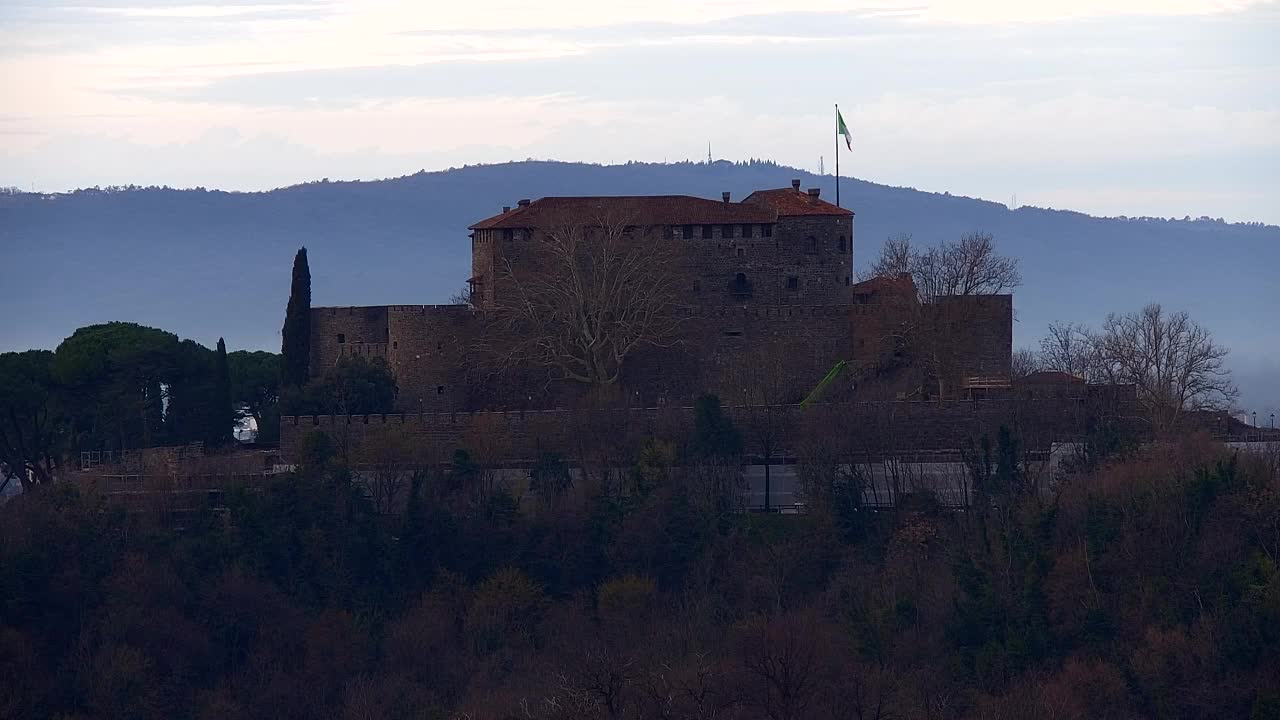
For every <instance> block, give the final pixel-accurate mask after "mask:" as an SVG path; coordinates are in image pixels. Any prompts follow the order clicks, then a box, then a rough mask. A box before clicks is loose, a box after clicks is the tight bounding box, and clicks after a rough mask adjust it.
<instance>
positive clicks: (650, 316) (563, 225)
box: [484, 213, 685, 386]
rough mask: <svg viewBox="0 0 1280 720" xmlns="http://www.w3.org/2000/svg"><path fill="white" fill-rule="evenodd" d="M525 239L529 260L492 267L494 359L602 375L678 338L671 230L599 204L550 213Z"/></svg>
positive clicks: (555, 376) (566, 374)
mask: <svg viewBox="0 0 1280 720" xmlns="http://www.w3.org/2000/svg"><path fill="white" fill-rule="evenodd" d="M534 243H535V245H534V247H533V249H532V251H531V252H532V254H533V255H534V259H533V260H532V261H530V262H522V263H521V269H520V270H517V268H516V267H515V265H514V264H513V263H512V262H511V261H510V260H507V261H506V262H505V264H504V265H503V267H502V268H501V269H500V271H499V275H500V276H499V287H498V288H495V290H497V292H496V293H495V298H494V303H493V312H492V313H491V319H492V322H491V325H490V327H489V332H488V333H487V338H486V340H485V348H484V349H487V350H489V351H490V352H489V353H488V354H489V355H490V356H491V357H492V358H493V359H495V360H496V361H497V363H498V366H499V368H500V369H506V368H513V367H519V366H528V365H533V366H536V367H539V368H543V369H545V370H546V371H547V372H548V377H549V378H550V379H552V380H573V381H577V382H580V383H585V384H589V385H592V386H602V385H610V384H612V383H614V382H615V381H617V379H618V377H619V375H620V373H621V372H622V367H623V363H624V361H625V360H626V358H627V357H628V356H629V355H630V354H631V353H632V352H633V351H635V350H637V349H639V348H643V347H670V346H672V345H674V344H676V343H677V342H678V340H679V333H678V331H679V329H680V325H681V323H682V321H683V319H684V317H685V313H684V312H682V308H681V307H680V305H679V303H678V298H679V297H680V294H679V292H677V288H679V287H681V285H680V281H681V278H682V276H683V272H682V271H683V266H682V263H681V256H680V253H679V247H678V245H677V244H676V242H675V241H674V240H672V239H667V238H663V237H661V235H660V233H658V232H657V230H656V228H651V227H650V228H638V227H636V226H634V225H631V224H629V223H628V222H627V218H625V217H619V216H616V215H608V214H604V213H602V214H601V215H599V216H597V217H596V218H594V219H593V220H592V221H591V222H590V223H588V224H582V223H580V222H571V221H569V220H568V219H566V220H565V221H564V222H560V223H551V224H549V225H548V226H547V227H546V229H545V230H543V231H540V232H539V233H538V234H537V239H536V240H534ZM526 266H528V269H524V267H526Z"/></svg>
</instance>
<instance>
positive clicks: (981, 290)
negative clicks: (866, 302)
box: [871, 233, 1022, 303]
mask: <svg viewBox="0 0 1280 720" xmlns="http://www.w3.org/2000/svg"><path fill="white" fill-rule="evenodd" d="M902 273H909V274H910V275H911V279H912V280H913V281H914V282H915V284H916V291H917V292H919V294H920V300H921V302H923V303H931V302H934V301H936V300H937V299H938V298H943V297H948V296H955V295H999V294H1000V293H1003V292H1007V291H1009V290H1012V289H1014V288H1016V287H1018V286H1019V285H1021V284H1022V274H1021V273H1020V272H1019V271H1018V261H1017V259H1016V258H1010V257H1005V256H1002V255H1000V254H998V253H997V252H996V247H995V238H994V237H993V236H992V235H991V234H989V233H968V234H966V235H964V236H962V237H961V238H960V240H959V242H956V243H948V242H944V243H941V244H939V245H937V246H936V247H929V248H924V249H920V248H917V247H915V246H913V245H912V244H911V237H910V236H909V235H899V236H897V237H894V238H890V239H889V240H887V241H885V244H884V248H883V249H882V250H881V252H880V258H879V259H878V260H877V261H876V262H875V263H874V264H873V265H872V266H871V274H872V276H874V277H897V276H899V275H901V274H902Z"/></svg>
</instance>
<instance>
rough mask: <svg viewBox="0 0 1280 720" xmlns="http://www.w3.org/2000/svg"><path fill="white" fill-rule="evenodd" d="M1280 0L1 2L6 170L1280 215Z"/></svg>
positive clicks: (0, 111)
mask: <svg viewBox="0 0 1280 720" xmlns="http://www.w3.org/2000/svg"><path fill="white" fill-rule="evenodd" d="M1277 38H1280V4H1277V3H1275V2H1268V1H1260V2H1249V1H1247V0H1240V1H1235V2H1219V1H1213V0H971V1H967V2H966V1H962V0H942V1H939V2H922V1H920V0H915V1H908V2H897V1H896V0H868V1H867V2H864V3H862V4H861V5H860V4H859V3H858V2H856V1H855V2H850V1H849V0H839V1H832V0H807V1H805V2H798V1H796V0H790V1H788V2H778V1H775V0H636V1H632V2H624V3H609V2H604V1H602V0H591V1H579V0H564V1H556V0H539V2H510V1H509V0H508V1H507V2H491V1H488V0H470V1H469V2H462V3H459V2H439V1H438V0H419V1H417V2H391V1H384V0H362V1H360V2H343V1H337V2H311V1H307V0H301V1H299V0H295V1H293V2H289V1H288V0H281V1H279V2H270V1H267V0H261V1H259V0H223V1H222V2H217V3H213V4H196V3H193V2H183V1H181V0H0V184H4V185H17V186H20V187H23V188H31V187H34V188H36V189H46V190H62V189H68V188H72V187H77V186H87V185H95V184H96V185H107V184H126V183H138V184H170V185H176V186H195V185H203V186H208V187H223V188H234V189H259V188H267V187H273V186H277V185H282V184H290V183H294V182H299V181H303V180H309V179H315V178H320V177H330V178H334V179H337V178H374V177H386V176H394V175H402V174H405V173H408V172H413V171H416V170H418V169H419V168H427V169H438V168H444V167H449V166H453V165H462V164H468V163H480V162H498V161H504V160H512V159H524V158H526V157H534V158H554V159H562V160H585V161H593V162H605V163H610V162H622V161H625V160H630V159H636V160H652V161H661V160H663V159H667V160H680V159H685V158H692V159H697V158H701V157H705V155H706V149H707V142H708V141H709V140H710V141H711V142H712V143H713V147H712V149H713V152H714V154H715V155H716V157H717V158H728V159H745V158H748V157H760V158H768V159H774V160H778V161H780V162H784V163H787V164H793V165H797V166H800V167H804V168H808V169H811V170H815V171H816V169H817V166H818V158H819V156H825V160H826V167H827V171H828V172H830V171H831V168H832V165H833V162H832V161H833V158H832V153H833V152H834V138H833V134H834V130H833V127H832V126H833V122H832V116H831V108H832V103H836V102H838V103H840V105H841V107H842V108H843V109H844V114H845V118H846V120H847V121H848V124H849V125H850V127H851V128H852V130H853V133H854V135H855V146H854V151H853V152H852V153H845V154H844V155H843V156H842V158H841V163H842V164H841V169H842V171H844V173H845V174H853V175H856V176H858V177H863V178H866V179H869V180H873V181H877V182H883V183H889V184H893V185H908V186H913V187H918V188H922V189H928V190H938V191H942V190H948V191H951V192H953V193H959V194H965V195H974V196H979V197H984V198H988V199H993V200H997V201H1004V202H1007V201H1009V200H1010V198H1011V197H1012V196H1014V195H1015V194H1016V195H1017V199H1018V202H1019V203H1020V204H1033V205H1043V206H1052V207H1064V208H1072V209H1078V210H1083V211H1087V212H1092V213H1097V214H1108V215H1119V214H1125V215H1160V216H1178V217H1181V216H1183V215H1187V214H1190V215H1192V216H1199V215H1209V216H1214V217H1218V216H1221V217H1225V218H1227V219H1229V220H1263V221H1267V222H1271V223H1280V79H1278V78H1280V49H1278V48H1280V41H1277Z"/></svg>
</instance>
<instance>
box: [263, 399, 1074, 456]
mask: <svg viewBox="0 0 1280 720" xmlns="http://www.w3.org/2000/svg"><path fill="white" fill-rule="evenodd" d="M727 411H728V413H729V415H730V416H731V417H733V418H734V421H735V423H736V424H737V425H738V427H739V428H740V430H742V432H743V436H744V439H745V441H746V452H747V453H748V454H749V455H758V454H759V453H760V448H758V447H756V446H755V444H754V440H753V438H754V437H756V435H755V434H754V433H753V432H752V429H753V428H756V427H758V426H760V424H761V423H764V422H768V423H771V426H772V427H773V429H774V430H775V431H776V433H777V435H778V436H779V437H780V438H781V442H779V443H778V448H779V450H778V452H777V453H776V455H777V456H778V457H794V456H796V455H799V454H801V453H802V452H803V450H804V447H805V446H806V444H811V443H815V442H820V443H824V444H827V445H828V446H830V447H834V448H838V449H839V450H840V451H841V452H845V453H850V454H862V455H872V456H875V455H884V454H903V453H919V452H936V451H947V450H964V449H972V448H976V447H978V446H979V444H980V442H981V439H982V438H983V437H984V436H985V437H988V438H990V439H991V440H992V442H994V441H995V438H996V435H997V433H998V431H999V428H1000V427H1001V426H1005V427H1010V428H1012V429H1013V430H1014V432H1015V435H1016V436H1017V437H1018V438H1019V440H1020V442H1021V444H1022V448H1023V449H1024V450H1030V451H1044V450H1048V449H1049V447H1050V446H1051V444H1052V443H1054V442H1070V441H1077V440H1079V439H1080V438H1081V437H1082V436H1083V435H1084V432H1085V428H1086V422H1087V419H1088V407H1087V406H1086V404H1085V403H1084V402H1079V401H1063V400H1053V401H1019V400H983V401H959V400H954V401H935V402H874V403H831V404H825V405H818V406H814V407H812V408H810V409H809V410H801V409H800V408H799V407H797V406H785V407H782V408H781V411H780V412H774V413H763V412H761V411H760V408H751V407H742V406H730V407H729V408H727ZM692 429H693V410H692V408H689V407H673V408H641V409H630V410H596V411H571V410H545V411H525V412H457V413H421V414H403V415H370V416H344V417H334V416H302V417H286V418H283V419H282V421H281V432H280V452H281V455H282V456H283V457H284V458H285V460H286V461H287V462H297V461H298V449H299V446H300V443H301V442H302V439H303V437H305V436H306V434H307V433H311V432H321V433H325V434H327V435H329V436H330V437H331V438H332V439H333V440H334V441H335V444H336V445H337V446H338V447H339V448H340V450H341V451H342V452H343V453H344V454H345V455H346V456H347V457H348V459H349V460H350V461H351V462H379V461H386V459H385V458H383V459H381V460H380V459H379V458H378V453H379V452H381V451H383V450H385V448H387V447H388V446H390V447H394V448H395V449H396V452H398V453H401V454H404V453H411V454H412V455H413V457H416V458H428V459H437V460H438V461H444V460H447V459H448V458H449V457H451V456H452V453H453V451H454V450H455V449H457V448H467V449H468V450H470V451H472V452H473V453H476V454H477V455H479V456H481V457H482V458H483V460H482V461H483V462H488V463H493V464H519V463H522V462H528V461H530V460H532V459H534V458H535V457H536V456H537V455H538V453H540V452H543V451H555V452H559V453H562V454H564V455H565V456H566V457H570V458H581V457H583V456H584V455H586V454H590V453H591V452H593V450H594V449H596V448H600V447H608V448H611V449H612V450H613V451H614V454H615V455H618V456H622V455H625V454H626V452H627V450H628V449H630V450H632V451H634V449H635V448H637V447H639V443H640V442H641V441H642V440H643V439H644V438H648V437H656V438H661V439H667V440H670V441H672V442H675V443H677V445H682V444H683V443H685V442H686V441H687V440H688V438H689V437H690V435H691V431H692ZM388 439H391V440H392V442H390V443H388Z"/></svg>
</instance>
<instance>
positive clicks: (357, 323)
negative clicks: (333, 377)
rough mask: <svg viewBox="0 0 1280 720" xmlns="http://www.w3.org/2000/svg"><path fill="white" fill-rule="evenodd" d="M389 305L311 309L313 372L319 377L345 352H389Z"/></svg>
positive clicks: (312, 373) (384, 355) (381, 353)
mask: <svg viewBox="0 0 1280 720" xmlns="http://www.w3.org/2000/svg"><path fill="white" fill-rule="evenodd" d="M386 346H387V307H386V306H371V307H322V308H312V309H311V376H312V377H319V376H321V375H323V374H324V373H325V372H326V371H328V370H329V369H330V368H332V367H333V366H334V365H336V364H337V362H338V359H339V358H340V357H342V356H343V355H346V354H357V355H377V356H381V357H386V354H387V348H386Z"/></svg>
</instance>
